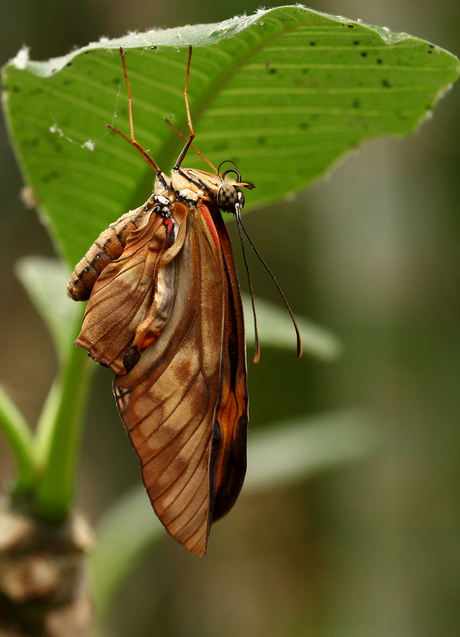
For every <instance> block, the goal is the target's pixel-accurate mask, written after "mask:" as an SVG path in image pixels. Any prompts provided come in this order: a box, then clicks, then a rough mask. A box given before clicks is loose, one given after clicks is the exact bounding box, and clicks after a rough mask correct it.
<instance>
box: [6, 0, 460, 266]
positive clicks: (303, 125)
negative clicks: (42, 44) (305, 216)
mask: <svg viewBox="0 0 460 637" xmlns="http://www.w3.org/2000/svg"><path fill="white" fill-rule="evenodd" d="M188 44H193V45H194V47H195V48H194V52H193V60H192V69H191V74H190V84H189V97H190V105H191V111H192V114H193V119H194V125H195V131H196V133H197V137H196V140H195V141H196V144H197V147H198V148H199V149H200V150H201V151H202V152H203V153H204V154H205V155H206V156H207V157H208V158H209V159H210V160H211V161H212V162H213V163H214V164H215V165H218V164H219V163H220V162H221V161H222V160H226V159H230V160H233V161H235V162H236V163H237V164H238V167H239V169H240V171H241V173H242V176H243V178H244V179H247V180H250V181H253V182H254V183H255V184H256V185H257V188H256V190H254V191H252V192H251V193H249V194H248V196H247V200H248V201H247V208H250V207H252V206H255V205H260V204H263V203H267V202H271V201H275V200H279V199H281V198H283V197H289V196H290V195H291V194H292V193H295V192H297V191H299V190H301V189H302V188H304V187H305V186H306V185H307V184H309V183H310V182H311V181H312V180H314V179H316V178H318V177H319V176H320V175H322V174H323V173H324V172H325V171H326V170H328V169H329V168H330V167H331V165H332V164H334V163H336V162H337V160H338V159H339V158H340V157H342V156H343V155H344V154H345V153H346V152H347V151H349V150H350V149H353V148H356V146H358V145H359V144H362V143H363V142H364V141H366V140H368V139H371V138H373V137H376V136H382V135H406V134H408V133H410V132H412V131H413V130H415V128H416V127H417V126H418V125H419V124H420V123H421V122H422V121H423V120H424V119H425V117H426V115H427V114H428V113H430V112H431V109H432V108H433V106H434V105H435V104H436V102H437V101H438V99H439V98H440V97H441V95H442V94H443V92H444V91H445V90H446V88H447V87H448V86H449V85H450V84H451V83H452V82H454V81H455V80H456V78H457V76H458V73H459V63H458V60H457V59H456V58H455V57H454V56H452V55H451V54H449V53H447V52H446V51H443V50H442V49H440V48H438V47H435V46H433V45H431V44H429V43H427V42H425V41H423V40H420V39H417V38H414V37H411V36H409V35H406V34H394V33H391V32H390V31H389V30H387V29H385V28H383V29H382V28H378V27H372V26H367V25H365V24H362V23H359V22H352V21H350V20H347V19H346V18H342V17H336V16H329V15H326V14H324V13H319V12H316V11H313V10H310V9H306V8H304V7H302V6H298V5H297V6H290V7H278V8H275V9H270V10H268V11H262V10H261V11H258V12H257V13H256V14H255V15H252V16H243V17H237V18H233V19H231V20H227V21H225V22H221V23H218V24H208V25H197V26H188V27H181V28H178V29H169V30H166V31H157V30H155V31H149V32H147V33H138V34H131V35H129V36H126V37H125V38H119V39H116V40H105V39H101V41H99V42H96V43H92V44H90V45H88V46H87V47H84V48H83V49H79V50H76V51H73V52H71V53H69V54H68V55H66V56H64V57H62V58H56V59H53V60H50V61H49V62H31V61H29V60H28V55H27V52H26V51H25V50H23V51H21V52H20V53H19V54H18V55H17V56H16V58H15V59H14V60H12V62H11V63H10V64H9V65H7V66H6V67H5V68H4V70H3V82H4V87H5V94H4V104H5V108H6V113H7V119H8V122H9V127H10V131H11V135H12V138H13V139H14V143H15V146H16V151H17V156H18V159H19V161H20V164H21V166H22V169H23V172H24V175H25V178H26V181H27V183H28V184H29V185H30V186H31V187H32V189H33V190H34V192H35V195H36V197H37V198H38V200H39V201H40V210H41V213H42V214H43V215H44V216H45V217H46V219H47V220H48V221H49V228H50V231H51V233H52V235H53V237H54V239H55V242H56V245H57V246H58V249H59V250H60V252H61V254H63V255H65V257H66V258H67V259H68V260H69V262H70V263H71V264H72V265H73V264H74V263H75V262H76V261H78V260H79V259H80V258H81V257H82V256H83V254H85V252H86V250H87V249H88V247H89V246H90V245H91V243H92V242H93V241H94V239H95V238H96V237H97V236H98V233H99V232H101V231H102V230H103V229H104V228H106V227H107V226H108V225H109V223H111V222H113V221H114V220H115V219H116V218H117V217H119V216H120V215H121V214H123V213H124V212H126V211H127V210H128V209H129V208H130V207H137V206H139V205H141V204H142V203H143V201H144V200H145V199H146V197H147V196H148V194H150V192H151V187H152V182H153V179H154V175H153V174H152V171H151V170H150V169H149V168H148V167H147V164H146V163H145V162H144V161H143V160H142V158H141V157H140V156H139V155H138V154H137V153H136V152H135V150H134V149H133V148H132V147H130V146H129V145H128V144H127V143H126V142H124V141H123V140H122V139H121V138H120V137H118V136H117V135H115V134H113V133H109V132H107V130H106V129H105V128H104V125H105V124H112V123H116V126H117V128H119V129H121V130H122V131H123V132H125V133H126V134H128V133H129V127H128V120H127V102H126V87H125V85H124V79H123V73H122V67H121V61H120V57H119V55H118V53H117V52H116V49H117V48H118V47H119V46H124V47H125V48H126V49H130V50H129V51H128V54H127V64H128V72H129V77H130V80H131V87H132V92H133V102H134V120H135V131H136V137H137V139H138V141H139V142H140V143H141V144H142V145H143V146H144V148H146V149H148V150H149V151H150V153H151V154H152V156H153V157H154V158H155V159H156V161H157V162H158V163H159V165H160V166H161V167H162V169H163V170H165V171H168V170H169V169H170V168H171V167H172V165H173V162H174V160H175V159H176V158H177V156H178V153H179V150H180V148H181V146H182V143H183V142H182V141H181V139H180V138H179V137H178V136H177V135H176V134H175V133H174V132H173V131H172V130H171V129H170V128H169V127H168V126H167V125H166V124H165V122H164V121H163V117H164V116H167V117H170V116H171V114H175V115H176V118H175V120H174V123H175V125H176V126H177V127H178V128H179V129H180V130H182V131H183V132H186V131H187V124H186V117H185V109H184V101H183V96H182V91H183V87H184V80H185V69H186V61H187V48H186V46H187V45H188ZM155 47H157V48H155ZM152 49H153V50H152ZM120 87H121V89H120ZM115 113H116V115H117V117H116V118H115ZM89 142H90V143H89ZM94 145H95V146H96V148H95V150H93V151H92V150H90V148H94ZM187 164H188V165H192V166H194V167H197V168H203V167H204V168H206V166H205V165H204V164H203V163H202V161H201V160H200V159H199V158H197V157H195V156H194V155H193V153H191V154H190V155H189V157H188V158H187Z"/></svg>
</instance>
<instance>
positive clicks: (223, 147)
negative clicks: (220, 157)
mask: <svg viewBox="0 0 460 637" xmlns="http://www.w3.org/2000/svg"><path fill="white" fill-rule="evenodd" d="M227 148H228V142H220V143H219V144H216V145H215V146H214V150H215V151H216V152H220V151H223V150H227Z"/></svg>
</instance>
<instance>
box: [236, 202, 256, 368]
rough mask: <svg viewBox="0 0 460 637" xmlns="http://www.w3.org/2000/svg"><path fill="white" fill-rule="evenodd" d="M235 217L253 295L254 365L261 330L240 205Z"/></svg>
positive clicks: (237, 207) (237, 206) (250, 290)
mask: <svg viewBox="0 0 460 637" xmlns="http://www.w3.org/2000/svg"><path fill="white" fill-rule="evenodd" d="M235 217H236V225H237V227H238V233H239V235H240V243H241V248H242V250H243V259H244V265H245V268H246V274H247V277H248V284H249V292H250V295H251V303H252V314H253V316H254V359H253V360H254V363H258V362H259V360H260V343H259V330H258V329H257V316H256V304H255V302H254V290H253V289H252V282H251V274H250V272H249V265H248V260H247V258H246V248H245V246H244V237H243V233H242V232H241V228H243V230H244V234H245V235H246V236H248V234H247V232H246V230H245V229H244V226H243V222H242V220H241V211H240V207H239V205H238V204H237V205H236V206H235Z"/></svg>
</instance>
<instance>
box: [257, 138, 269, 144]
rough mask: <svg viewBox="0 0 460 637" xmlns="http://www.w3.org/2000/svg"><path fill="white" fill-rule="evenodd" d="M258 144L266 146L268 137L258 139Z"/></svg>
mask: <svg viewBox="0 0 460 637" xmlns="http://www.w3.org/2000/svg"><path fill="white" fill-rule="evenodd" d="M257 143H258V144H259V146H265V144H266V143H267V139H266V137H263V136H261V137H258V138H257Z"/></svg>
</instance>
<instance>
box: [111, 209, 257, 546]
mask: <svg viewBox="0 0 460 637" xmlns="http://www.w3.org/2000/svg"><path fill="white" fill-rule="evenodd" d="M183 205H184V204H177V203H176V204H174V206H176V207H178V206H183ZM216 220H217V221H216ZM219 220H220V221H219ZM186 223H187V231H186V236H185V241H184V245H183V247H182V249H181V251H180V252H179V254H178V256H177V257H176V259H175V267H176V271H175V301H174V305H173V308H172V311H171V315H170V317H169V320H168V322H167V323H166V325H165V327H164V329H163V331H162V332H161V334H160V336H159V338H158V339H157V340H156V341H155V342H154V343H153V344H151V345H150V346H149V347H148V348H147V349H146V350H145V351H144V352H143V354H142V356H141V358H140V361H139V363H138V364H137V365H136V366H135V367H134V368H133V369H132V370H131V371H130V372H129V373H128V374H127V375H124V376H117V378H116V379H115V380H114V393H115V397H116V400H117V405H118V409H119V412H120V415H121V417H122V419H123V421H124V423H125V426H126V429H127V431H128V433H129V436H130V438H131V442H132V444H133V446H134V448H135V450H136V452H137V454H138V456H139V459H140V463H141V467H142V475H143V480H144V484H145V487H146V489H147V492H148V494H149V497H150V500H151V502H152V505H153V507H154V509H155V511H156V513H157V515H158V517H159V518H160V520H161V522H162V523H163V524H164V526H165V527H166V529H167V530H168V532H169V533H170V534H171V535H172V536H173V537H174V538H175V539H177V540H178V541H179V542H180V543H181V544H183V545H184V546H185V548H187V549H188V550H189V551H190V552H192V553H194V554H196V555H203V554H204V553H205V551H206V545H207V538H208V535H209V529H210V525H211V523H212V522H213V521H214V520H216V519H219V518H220V517H222V515H225V513H226V512H227V511H228V510H229V509H230V508H231V506H233V503H234V502H235V500H236V498H237V496H238V493H239V491H240V489H241V485H242V482H243V478H244V473H245V468H246V458H245V448H246V425H247V391H246V363H245V343H244V327H243V315H242V309H241V300H240V298H239V289H238V283H237V280H236V272H235V268H234V263H233V256H232V252H231V245H230V240H229V239H228V235H227V232H226V229H225V226H224V224H223V222H222V219H221V216H220V213H219V211H218V210H217V208H216V209H215V210H214V209H213V210H212V214H211V212H210V210H209V208H208V207H207V206H206V205H205V204H204V203H203V202H199V203H198V205H197V207H196V208H195V207H193V208H190V209H189V210H188V214H187V221H186Z"/></svg>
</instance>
